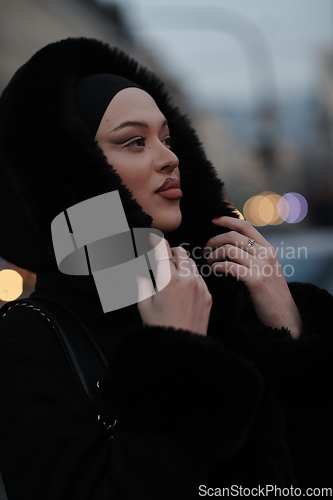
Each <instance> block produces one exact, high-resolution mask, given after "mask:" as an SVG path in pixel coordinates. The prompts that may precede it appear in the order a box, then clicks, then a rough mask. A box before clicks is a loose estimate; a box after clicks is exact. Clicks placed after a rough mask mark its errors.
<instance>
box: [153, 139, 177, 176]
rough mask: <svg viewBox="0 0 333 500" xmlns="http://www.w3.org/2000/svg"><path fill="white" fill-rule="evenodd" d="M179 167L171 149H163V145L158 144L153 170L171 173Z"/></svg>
mask: <svg viewBox="0 0 333 500" xmlns="http://www.w3.org/2000/svg"><path fill="white" fill-rule="evenodd" d="M178 165H179V160H178V157H177V156H176V155H175V153H174V152H173V151H171V149H169V148H167V147H165V145H164V144H162V143H160V144H159V147H158V151H156V157H155V169H156V170H157V171H160V170H163V169H164V170H169V171H170V172H172V171H173V170H174V169H175V168H177V167H178Z"/></svg>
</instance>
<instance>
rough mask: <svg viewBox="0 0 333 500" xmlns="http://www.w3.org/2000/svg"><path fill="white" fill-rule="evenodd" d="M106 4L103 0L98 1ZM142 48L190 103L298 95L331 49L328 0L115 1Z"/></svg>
mask: <svg viewBox="0 0 333 500" xmlns="http://www.w3.org/2000/svg"><path fill="white" fill-rule="evenodd" d="M104 1H107V0H104ZM121 5H123V6H124V7H125V8H126V13H127V19H128V21H129V22H130V24H131V26H132V29H133V30H134V32H135V35H136V36H137V37H138V39H139V40H140V42H142V43H145V44H148V46H149V47H150V50H153V51H154V52H155V53H156V55H157V56H158V57H159V59H160V61H161V62H162V63H164V64H166V65H167V68H168V70H169V71H170V73H171V75H172V76H173V78H174V79H176V80H177V81H179V82H180V84H181V85H182V87H183V89H184V90H185V92H187V94H188V95H189V96H190V97H191V98H193V99H194V100H195V101H198V100H199V101H201V102H205V103H210V104H212V103H214V104H219V103H225V102H227V101H228V102H245V103H246V102H249V101H251V99H252V97H253V93H257V94H258V93H261V94H262V93H265V92H266V91H267V94H269V92H272V91H276V92H277V94H278V96H279V98H281V97H282V98H283V97H285V96H293V95H295V96H296V95H303V94H305V93H308V92H309V91H311V90H312V89H313V88H314V87H315V86H316V85H317V82H318V77H319V76H318V75H319V67H320V60H321V58H320V56H321V54H322V53H323V51H324V50H327V49H328V48H329V47H333V26H332V24H333V0H274V1H273V0H201V1H199V0H121Z"/></svg>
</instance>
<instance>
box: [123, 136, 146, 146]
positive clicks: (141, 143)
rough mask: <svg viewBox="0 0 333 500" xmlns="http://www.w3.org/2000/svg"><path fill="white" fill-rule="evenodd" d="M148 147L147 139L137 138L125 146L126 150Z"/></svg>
mask: <svg viewBox="0 0 333 500" xmlns="http://www.w3.org/2000/svg"><path fill="white" fill-rule="evenodd" d="M145 145H146V137H137V138H136V139H134V141H131V142H129V143H128V144H125V147H126V148H135V147H143V146H145Z"/></svg>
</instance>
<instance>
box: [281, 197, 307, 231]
mask: <svg viewBox="0 0 333 500" xmlns="http://www.w3.org/2000/svg"><path fill="white" fill-rule="evenodd" d="M282 199H283V200H285V201H286V202H287V204H288V213H287V214H286V210H285V206H282V204H281V205H280V206H279V207H278V210H279V214H280V216H281V217H282V218H283V219H284V220H285V221H286V222H288V223H289V224H296V223H297V222H300V221H301V220H303V219H304V218H305V217H306V215H307V213H308V203H307V201H306V199H305V198H304V196H302V195H301V194H299V193H286V194H285V195H283V197H282Z"/></svg>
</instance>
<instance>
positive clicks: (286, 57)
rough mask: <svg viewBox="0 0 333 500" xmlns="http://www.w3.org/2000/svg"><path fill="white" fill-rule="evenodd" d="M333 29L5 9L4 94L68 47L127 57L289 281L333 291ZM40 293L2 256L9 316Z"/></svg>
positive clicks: (120, 6)
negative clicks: (193, 139)
mask: <svg viewBox="0 0 333 500" xmlns="http://www.w3.org/2000/svg"><path fill="white" fill-rule="evenodd" d="M332 21H333V2H332V0H279V1H278V2H277V1H275V2H267V0H205V1H203V0H201V1H199V0H168V1H167V2H165V0H163V1H162V0H118V1H117V0H114V1H112V0H0V90H2V89H3V88H4V87H5V86H6V84H7V83H8V81H9V79H10V78H11V76H12V75H13V74H14V72H15V71H16V69H17V68H18V67H19V66H20V65H22V64H23V63H24V62H25V61H26V60H27V59H28V58H30V57H31V56H32V55H33V54H34V53H35V52H36V51H37V50H38V49H40V48H41V47H43V46H44V45H46V44H47V43H49V42H52V41H56V40H59V39H61V38H66V37H68V36H75V37H76V36H86V37H94V38H98V39H101V40H104V41H105V42H108V43H110V44H111V45H117V46H119V47H121V48H122V49H124V50H126V51H128V52H130V53H131V54H132V55H133V56H134V57H135V58H137V59H138V60H139V61H141V62H142V63H143V64H145V65H147V66H149V67H150V68H151V69H152V70H153V71H155V72H157V73H158V74H159V75H160V76H161V77H162V79H164V80H165V81H166V82H167V85H168V87H169V90H170V91H171V93H172V94H173V96H174V98H175V100H176V102H177V104H179V105H180V106H181V107H182V108H183V109H184V110H185V111H186V112H187V113H188V115H189V116H190V118H191V119H192V121H193V123H194V126H195V128H196V129H197V130H198V133H199V137H200V138H201V140H202V142H203V143H204V145H205V148H206V151H207V155H208V157H209V159H211V161H212V162H213V163H214V165H215V167H216V169H217V171H218V172H219V175H220V177H221V178H222V179H223V180H224V181H225V183H226V188H227V197H228V198H229V199H230V200H231V201H232V203H233V204H234V206H235V207H237V209H238V210H239V211H240V213H241V214H242V215H243V216H244V217H245V218H246V219H248V220H249V221H250V222H251V223H252V224H254V225H255V226H256V227H257V228H258V230H259V231H261V232H262V233H263V234H264V236H265V237H266V238H267V239H268V240H269V241H270V242H271V243H272V244H274V245H275V246H276V247H277V249H278V255H279V257H280V260H281V262H282V265H283V268H284V271H285V274H286V276H287V279H288V280H300V281H310V282H313V283H315V284H318V285H319V286H321V287H323V288H327V289H328V290H329V291H330V292H331V293H333V231H332V227H333V43H332V42H333V23H332ZM2 217H6V213H2V214H0V238H1V218H2ZM34 283H35V276H34V275H33V274H31V273H30V272H27V271H26V270H22V269H18V268H16V267H15V266H13V265H12V264H10V263H8V262H5V261H4V260H2V259H1V257H0V306H1V305H3V304H4V303H5V302H6V301H8V300H12V299H15V298H16V297H18V296H22V297H24V296H28V295H29V294H30V293H31V291H32V290H33V288H34ZM18 480H19V477H18ZM0 490H1V486H0ZM0 498H1V499H2V498H5V494H4V492H3V491H2V490H1V491H0Z"/></svg>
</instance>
